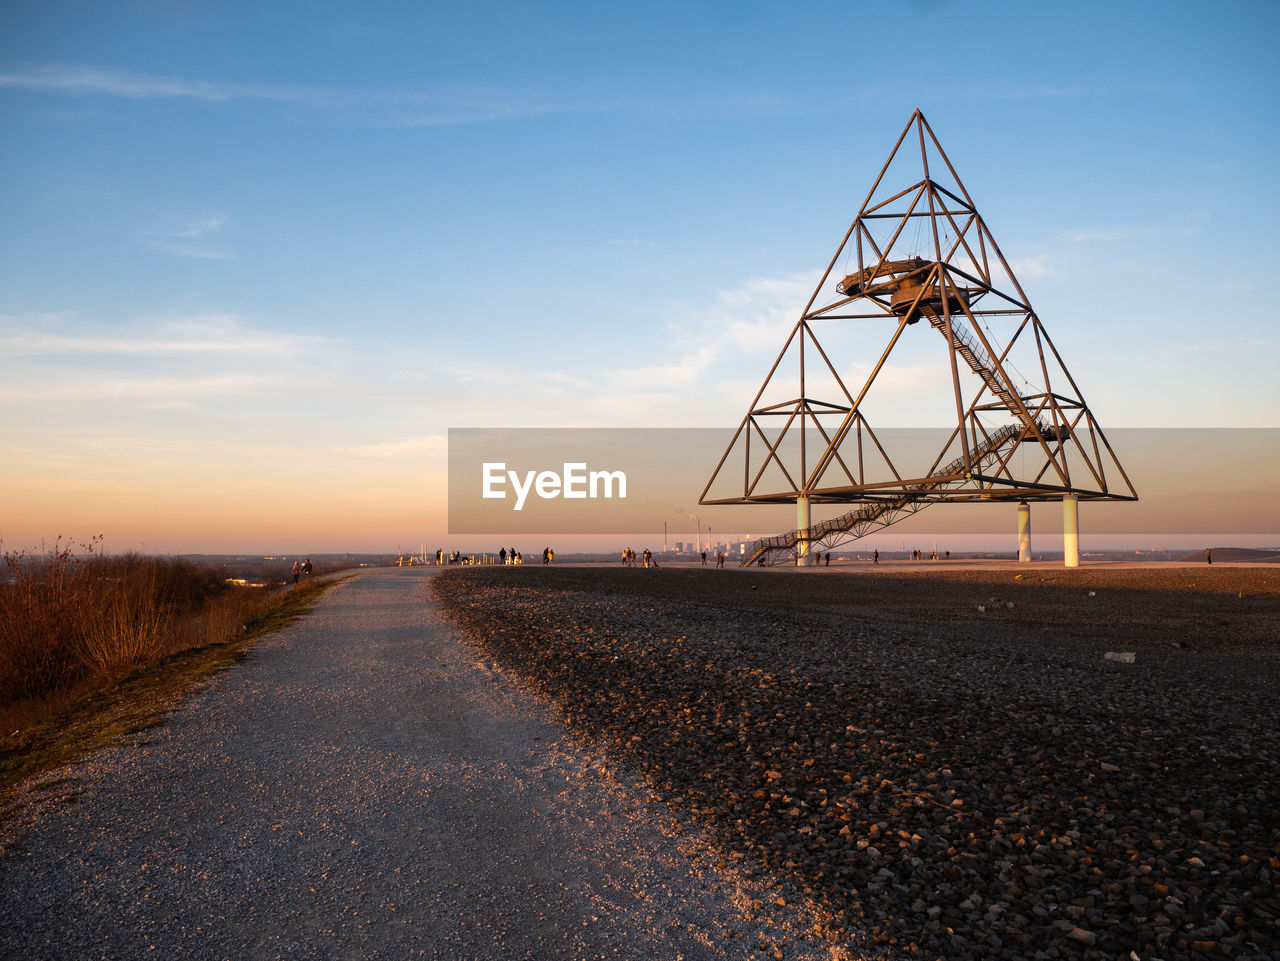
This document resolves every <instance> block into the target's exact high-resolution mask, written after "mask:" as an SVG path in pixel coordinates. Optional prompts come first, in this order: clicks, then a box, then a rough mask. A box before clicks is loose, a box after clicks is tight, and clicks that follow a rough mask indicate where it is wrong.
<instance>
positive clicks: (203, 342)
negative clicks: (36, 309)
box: [0, 314, 323, 357]
mask: <svg viewBox="0 0 1280 961" xmlns="http://www.w3.org/2000/svg"><path fill="white" fill-rule="evenodd" d="M50 327H61V328H63V329H61V330H49V329H48V328H50ZM69 327H70V328H77V327H78V328H79V329H66V328H69ZM322 342H323V338H320V337H315V336H301V335H297V334H285V333H276V332H274V331H267V330H259V329H256V328H254V327H250V326H247V325H245V324H243V323H241V322H240V321H239V320H238V319H237V318H235V317H233V316H230V315H226V314H202V315H198V316H195V317H188V318H183V319H181V320H160V321H144V322H141V323H138V324H134V325H132V326H131V327H130V328H129V329H126V330H123V331H121V330H104V329H103V328H102V327H101V325H94V326H92V327H87V328H86V327H84V326H81V325H78V324H77V323H76V320H75V317H74V315H69V314H0V354H3V355H5V356H8V357H57V356H68V355H94V354H96V355H114V356H147V355H151V356H162V355H175V354H201V355H207V354H223V355H227V354H243V355H246V356H252V357H264V356H270V357H292V356H296V355H298V354H300V353H302V352H303V351H305V350H306V349H308V348H310V347H312V346H315V345H317V344H319V343H322Z"/></svg>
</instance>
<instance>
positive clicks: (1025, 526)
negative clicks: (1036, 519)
mask: <svg viewBox="0 0 1280 961" xmlns="http://www.w3.org/2000/svg"><path fill="white" fill-rule="evenodd" d="M1018 560H1019V561H1020V562H1022V563H1026V562H1027V561H1029V560H1031V507H1030V506H1029V505H1028V504H1027V502H1026V501H1023V502H1022V503H1021V504H1019V505H1018Z"/></svg>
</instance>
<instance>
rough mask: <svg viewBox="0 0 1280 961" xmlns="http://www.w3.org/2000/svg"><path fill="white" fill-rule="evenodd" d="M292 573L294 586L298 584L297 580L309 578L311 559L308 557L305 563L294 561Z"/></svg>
mask: <svg viewBox="0 0 1280 961" xmlns="http://www.w3.org/2000/svg"><path fill="white" fill-rule="evenodd" d="M292 573H293V583H295V584H296V583H298V580H299V579H300V578H303V577H310V576H311V558H309V557H308V558H307V559H306V560H305V561H294V562H293V572H292Z"/></svg>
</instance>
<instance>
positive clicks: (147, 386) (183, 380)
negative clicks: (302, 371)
mask: <svg viewBox="0 0 1280 961" xmlns="http://www.w3.org/2000/svg"><path fill="white" fill-rule="evenodd" d="M305 386H307V385H306V382H305V381H303V380H302V379H301V378H294V377H283V376H277V375H271V374H244V373H227V374H212V375H209V376H206V377H133V376H120V377H95V378H93V379H92V380H85V379H84V378H63V379H57V378H55V379H46V380H42V381H41V382H39V383H36V384H15V385H12V386H6V387H0V401H5V402H10V403H12V402H17V401H20V400H21V401H28V402H29V401H33V400H41V401H43V400H57V401H63V402H67V401H71V402H79V401H85V400H92V401H111V400H137V401H145V402H148V403H149V404H151V405H155V404H156V403H162V404H165V405H168V406H184V405H183V404H182V403H181V402H182V401H185V400H188V399H190V398H193V397H210V396H219V395H235V396H241V395H244V394H247V393H255V394H256V393H262V392H266V391H273V390H279V389H281V388H302V387H305Z"/></svg>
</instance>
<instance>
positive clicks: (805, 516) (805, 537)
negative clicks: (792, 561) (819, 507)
mask: <svg viewBox="0 0 1280 961" xmlns="http://www.w3.org/2000/svg"><path fill="white" fill-rule="evenodd" d="M796 530H798V531H799V532H800V541H799V543H797V544H796V566H797V567H808V566H809V565H810V564H811V563H812V562H813V558H811V557H810V556H809V498H807V497H797V498H796Z"/></svg>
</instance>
